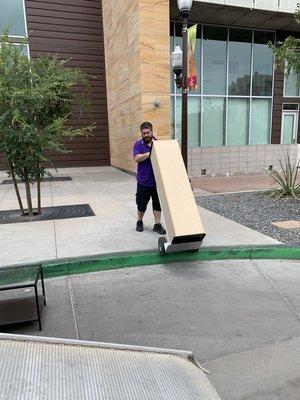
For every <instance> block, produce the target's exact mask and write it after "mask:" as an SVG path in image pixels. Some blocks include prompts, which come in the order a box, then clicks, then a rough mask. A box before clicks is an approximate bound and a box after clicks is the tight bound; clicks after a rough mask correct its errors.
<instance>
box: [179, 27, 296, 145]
mask: <svg viewBox="0 0 300 400" xmlns="http://www.w3.org/2000/svg"><path fill="white" fill-rule="evenodd" d="M181 29H182V25H181V23H174V24H173V31H174V33H173V34H174V38H173V39H174V41H173V42H172V46H174V45H175V44H176V43H179V44H181V43H182V38H181V36H182V34H181ZM200 33H201V34H202V35H203V36H202V39H201V35H200ZM274 38H275V33H274V32H267V31H256V30H250V29H240V28H226V27H218V26H206V25H204V26H203V27H202V30H201V26H200V25H198V31H197V45H196V63H197V70H198V73H199V77H200V79H201V82H202V83H203V86H202V87H201V88H200V90H198V91H196V92H195V91H193V92H190V93H189V96H188V98H189V100H188V102H189V104H188V113H189V129H188V135H189V146H190V147H191V146H197V143H198V141H199V143H201V146H222V145H247V144H268V143H269V142H270V128H271V113H272V98H273V56H272V52H271V50H270V49H269V47H268V43H269V42H274ZM201 46H202V48H201ZM172 48H173V47H172ZM200 49H201V51H200ZM201 57H203V59H201ZM299 78H300V75H299V77H298V76H296V75H295V74H292V75H291V77H290V78H289V79H287V80H286V83H285V96H289V97H292V96H298V95H299V91H300V85H299V82H300V79H299ZM251 83H252V86H251ZM173 87H174V86H173ZM174 91H175V93H176V94H177V96H176V100H174V108H173V111H174V119H173V121H174V124H173V126H174V131H176V133H175V135H176V137H178V138H179V137H180V135H181V100H180V101H179V99H181V89H175V88H174V89H173V91H172V93H174ZM172 100H173V96H172ZM200 106H202V107H203V108H202V109H200V108H201V107H200ZM226 107H227V108H226ZM197 113H199V115H198V116H197Z"/></svg>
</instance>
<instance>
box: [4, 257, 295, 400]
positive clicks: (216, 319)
mask: <svg viewBox="0 0 300 400" xmlns="http://www.w3.org/2000/svg"><path fill="white" fill-rule="evenodd" d="M45 285H46V296H47V306H46V307H45V308H44V309H43V313H42V324H43V330H42V331H41V332H39V331H38V325H37V323H36V322H34V323H27V324H22V325H16V326H11V327H2V328H1V330H2V331H3V332H9V333H16V334H32V335H42V336H54V337H63V338H73V339H83V340H95V341H101V342H110V343H114V342H115V343H121V344H129V345H140V346H150V347H167V348H174V349H177V350H180V349H181V350H189V351H192V352H193V353H194V355H195V357H196V358H197V359H198V360H199V361H200V362H201V363H202V365H203V366H204V367H206V368H207V369H208V370H210V371H211V375H210V376H209V377H208V378H209V380H210V381H211V382H212V383H213V385H214V386H215V388H216V389H217V391H218V393H219V395H220V397H221V398H222V400H246V399H247V400H299V382H300V315H299V311H300V296H299V285H300V273H299V261H294V262H293V261H278V260H272V261H269V260H227V261H224V260H222V261H208V262H203V261H201V262H190V263H174V264H168V265H164V264H160V265H153V266H147V267H136V268H125V269H121V270H115V271H105V272H104V271H102V272H97V273H90V274H79V275H71V276H65V277H61V278H55V279H47V280H46V282H45ZM19 292H20V291H18V293H19ZM29 294H30V293H29V289H25V290H24V293H22V296H25V295H26V296H28V295H29ZM19 295H20V296H21V294H19ZM5 296H7V294H6V293H5V292H0V299H1V297H5ZM0 397H1V396H0Z"/></svg>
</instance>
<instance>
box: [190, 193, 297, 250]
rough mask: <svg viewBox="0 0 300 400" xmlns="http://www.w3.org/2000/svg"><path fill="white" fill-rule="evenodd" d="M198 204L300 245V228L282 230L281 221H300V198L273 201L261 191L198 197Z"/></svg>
mask: <svg viewBox="0 0 300 400" xmlns="http://www.w3.org/2000/svg"><path fill="white" fill-rule="evenodd" d="M196 202H197V204H198V205H199V206H201V207H203V208H206V209H208V210H210V211H213V212H215V213H217V214H220V215H223V216H224V217H226V218H228V219H232V220H233V221H236V222H238V223H240V224H242V225H245V226H247V227H249V228H252V229H254V230H257V231H259V232H261V233H264V234H265V235H267V236H270V237H272V238H274V239H277V240H279V241H281V242H283V243H285V244H288V245H300V229H280V228H277V227H276V226H274V225H272V222H278V221H291V220H294V221H299V220H300V199H294V198H290V197H289V198H283V199H281V200H274V199H273V198H270V197H269V196H268V195H266V194H265V193H262V192H247V193H229V194H221V195H209V196H197V197H196Z"/></svg>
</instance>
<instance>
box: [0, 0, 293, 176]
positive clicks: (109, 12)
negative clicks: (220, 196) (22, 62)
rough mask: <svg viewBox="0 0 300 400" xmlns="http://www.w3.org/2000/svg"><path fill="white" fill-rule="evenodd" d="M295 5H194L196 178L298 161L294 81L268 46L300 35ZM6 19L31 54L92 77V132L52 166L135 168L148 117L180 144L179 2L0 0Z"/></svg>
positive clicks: (276, 1)
mask: <svg viewBox="0 0 300 400" xmlns="http://www.w3.org/2000/svg"><path fill="white" fill-rule="evenodd" d="M296 7H297V0H206V1H202V0H194V3H193V7H192V10H191V15H190V19H189V22H190V24H191V25H193V24H197V40H196V52H195V58H196V65H197V70H198V76H199V85H198V89H197V90H196V91H192V92H190V93H189V112H188V113H189V115H188V120H189V129H188V137H189V157H188V161H189V174H190V175H191V176H201V175H211V174H228V173H229V174H231V173H232V174H234V173H251V172H256V171H261V170H262V169H263V168H272V167H277V166H278V162H279V160H280V159H281V160H283V159H284V155H285V154H286V152H287V151H289V153H290V155H291V157H292V159H293V160H296V159H297V157H299V155H300V129H299V105H300V87H299V77H298V76H296V75H295V74H292V75H291V76H290V78H289V79H286V78H284V75H283V73H282V72H278V71H275V70H274V67H273V58H272V52H271V50H270V48H269V46H268V43H269V42H273V43H275V42H276V41H278V40H283V39H284V38H286V37H287V36H289V35H293V36H297V35H299V31H300V25H299V24H297V23H296V21H295V20H294V16H293V13H294V11H295V9H296ZM8 22H9V24H10V25H9V26H10V35H11V37H12V40H13V41H14V42H15V43H16V44H18V42H20V40H21V39H22V38H23V37H25V36H27V35H28V37H29V46H28V48H26V52H27V53H28V55H29V56H30V57H33V58H34V57H37V56H38V55H40V54H41V55H47V54H58V55H59V57H61V58H67V59H69V58H70V61H69V65H70V67H74V66H76V67H80V68H82V69H83V70H84V71H85V72H87V73H88V74H89V75H91V76H92V77H91V79H90V81H91V94H90V98H91V102H92V113H91V114H90V115H88V116H84V117H83V119H82V120H81V121H80V122H79V123H80V124H85V123H90V122H95V123H96V130H95V134H94V136H93V137H90V138H76V139H74V140H72V141H71V142H70V143H68V144H67V146H68V148H69V149H71V150H72V153H70V154H64V155H53V157H52V158H53V161H54V162H55V163H56V165H57V166H58V167H64V166H93V165H113V166H115V167H118V168H121V169H125V170H129V171H134V170H135V167H136V166H135V163H134V162H133V160H132V155H131V150H132V145H133V143H134V141H135V140H136V139H137V138H138V137H139V125H140V123H141V121H143V120H149V121H151V122H153V124H154V130H155V133H156V136H157V137H158V138H159V139H168V138H176V139H178V140H179V141H180V136H181V93H180V91H179V90H178V89H177V88H176V85H174V80H173V74H172V72H171V71H170V53H171V52H172V51H173V49H174V46H175V45H176V44H180V43H181V22H180V16H179V11H178V8H177V2H176V1H175V0H155V1H153V0H120V1H118V3H117V6H116V3H115V2H114V1H112V0H77V1H76V2H74V1H73V0H47V1H46V0H1V2H0V28H2V27H4V26H6V25H7V23H8ZM24 51H25V50H24ZM75 123H76V124H78V121H77V122H74V124H75ZM0 162H1V160H0ZM0 167H2V168H4V167H5V165H4V162H3V158H2V163H1V164H0Z"/></svg>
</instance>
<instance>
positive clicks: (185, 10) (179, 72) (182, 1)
mask: <svg viewBox="0 0 300 400" xmlns="http://www.w3.org/2000/svg"><path fill="white" fill-rule="evenodd" d="M192 4H193V0H177V5H178V9H179V12H180V16H181V18H182V52H181V49H180V47H179V46H178V45H177V46H176V48H175V50H174V51H173V53H172V54H171V64H172V69H173V72H174V74H175V75H176V79H175V82H176V85H177V87H178V88H181V89H182V114H181V153H182V158H183V161H184V164H185V167H186V170H187V169H188V163H187V158H188V157H187V153H188V135H187V132H188V97H187V96H188V90H187V89H188V87H187V78H188V35H187V29H188V24H187V21H188V17H189V15H190V12H191V8H192Z"/></svg>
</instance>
